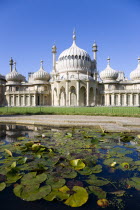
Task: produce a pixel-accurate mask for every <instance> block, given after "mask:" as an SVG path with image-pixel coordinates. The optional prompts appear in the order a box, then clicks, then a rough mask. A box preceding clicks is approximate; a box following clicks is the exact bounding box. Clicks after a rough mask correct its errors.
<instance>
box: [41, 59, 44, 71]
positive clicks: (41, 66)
mask: <svg viewBox="0 0 140 210" xmlns="http://www.w3.org/2000/svg"><path fill="white" fill-rule="evenodd" d="M43 62H44V61H43V60H41V61H40V63H41V66H40V68H41V69H43Z"/></svg>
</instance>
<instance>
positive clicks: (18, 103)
mask: <svg viewBox="0 0 140 210" xmlns="http://www.w3.org/2000/svg"><path fill="white" fill-rule="evenodd" d="M18 105H19V106H20V94H19V95H18Z"/></svg>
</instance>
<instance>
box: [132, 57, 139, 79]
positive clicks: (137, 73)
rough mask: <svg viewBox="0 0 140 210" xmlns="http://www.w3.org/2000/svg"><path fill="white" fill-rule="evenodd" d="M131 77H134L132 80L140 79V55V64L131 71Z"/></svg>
mask: <svg viewBox="0 0 140 210" xmlns="http://www.w3.org/2000/svg"><path fill="white" fill-rule="evenodd" d="M130 79H132V80H140V57H139V58H138V66H137V68H136V69H135V70H134V71H132V72H131V73H130Z"/></svg>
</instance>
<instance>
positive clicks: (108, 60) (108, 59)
mask: <svg viewBox="0 0 140 210" xmlns="http://www.w3.org/2000/svg"><path fill="white" fill-rule="evenodd" d="M107 64H108V66H110V57H109V56H108V58H107Z"/></svg>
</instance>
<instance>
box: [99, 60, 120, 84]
mask: <svg viewBox="0 0 140 210" xmlns="http://www.w3.org/2000/svg"><path fill="white" fill-rule="evenodd" d="M107 61H108V64H107V67H106V68H105V69H104V70H103V71H102V72H101V73H100V78H101V80H103V82H105V81H106V82H110V81H111V82H113V81H115V80H116V79H117V78H118V71H116V70H114V69H112V68H111V67H110V58H107Z"/></svg>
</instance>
